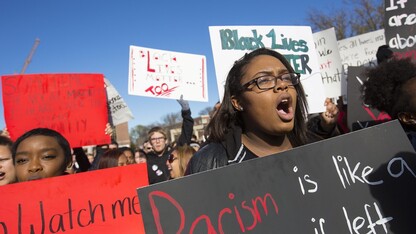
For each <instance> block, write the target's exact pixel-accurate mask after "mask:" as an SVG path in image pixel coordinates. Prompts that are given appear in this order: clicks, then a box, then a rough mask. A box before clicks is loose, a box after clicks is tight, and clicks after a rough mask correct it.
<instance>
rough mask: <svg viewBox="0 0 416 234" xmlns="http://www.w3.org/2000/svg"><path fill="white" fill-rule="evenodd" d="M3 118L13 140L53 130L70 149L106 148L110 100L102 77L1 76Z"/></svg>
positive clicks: (80, 75) (79, 75)
mask: <svg viewBox="0 0 416 234" xmlns="http://www.w3.org/2000/svg"><path fill="white" fill-rule="evenodd" d="M2 84H3V85H2V90H3V104H4V115H5V121H6V126H7V129H8V130H9V132H10V136H11V138H12V139H13V140H15V139H16V138H17V137H19V136H20V135H22V134H23V133H25V132H26V131H28V130H31V129H33V128H39V127H44V128H51V129H54V130H56V131H58V132H60V133H61V134H62V135H63V136H64V137H65V138H66V139H68V141H69V143H70V144H71V147H79V146H84V145H97V144H106V143H108V142H109V141H110V137H109V136H108V135H106V134H105V133H104V129H105V126H106V124H107V123H108V112H107V109H108V108H107V100H106V93H105V88H104V78H103V75H102V74H30V75H9V76H2Z"/></svg>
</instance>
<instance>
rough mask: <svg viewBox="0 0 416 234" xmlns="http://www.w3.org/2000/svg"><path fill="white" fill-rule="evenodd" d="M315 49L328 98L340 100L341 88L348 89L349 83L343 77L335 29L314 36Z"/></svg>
mask: <svg viewBox="0 0 416 234" xmlns="http://www.w3.org/2000/svg"><path fill="white" fill-rule="evenodd" d="M313 39H314V41H315V49H316V52H317V53H318V54H317V55H318V62H319V69H320V70H321V77H322V84H323V85H324V87H325V94H326V96H327V97H330V98H335V100H337V99H338V97H339V96H341V95H346V91H347V89H344V90H343V91H344V93H343V92H341V91H342V89H341V87H347V81H346V79H345V77H344V76H343V75H342V63H341V56H340V55H339V50H338V43H337V37H336V35H335V29H334V28H330V29H327V30H323V31H320V32H317V33H314V34H313Z"/></svg>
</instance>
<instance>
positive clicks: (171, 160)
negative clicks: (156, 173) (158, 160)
mask: <svg viewBox="0 0 416 234" xmlns="http://www.w3.org/2000/svg"><path fill="white" fill-rule="evenodd" d="M176 159H178V158H177V157H175V155H173V154H170V155H169V159H168V161H169V163H173V161H175V160H176Z"/></svg>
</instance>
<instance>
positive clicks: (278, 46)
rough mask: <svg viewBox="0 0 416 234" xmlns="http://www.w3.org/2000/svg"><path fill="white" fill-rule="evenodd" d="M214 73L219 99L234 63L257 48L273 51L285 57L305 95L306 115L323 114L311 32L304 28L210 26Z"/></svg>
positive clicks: (322, 96)
mask: <svg viewBox="0 0 416 234" xmlns="http://www.w3.org/2000/svg"><path fill="white" fill-rule="evenodd" d="M209 33H210V38H211V47H212V52H213V55H214V64H215V73H216V77H217V87H218V94H219V98H220V100H221V99H222V96H223V94H224V85H225V80H226V78H227V74H228V72H229V71H230V69H231V67H232V66H233V64H234V62H235V61H237V60H238V59H240V58H242V57H243V56H244V54H245V53H249V52H251V51H252V50H255V49H258V48H263V47H266V48H269V49H273V50H276V51H277V52H279V53H281V54H282V55H284V56H285V58H286V60H287V61H288V62H289V63H290V64H291V66H292V67H293V69H294V70H295V72H299V73H301V74H302V75H301V83H302V86H303V88H304V90H305V92H306V94H307V99H308V105H309V111H310V113H317V112H323V111H324V106H323V103H324V101H325V90H324V86H323V84H322V81H321V74H320V71H319V67H318V60H317V54H316V52H315V47H314V41H313V37H312V30H311V28H310V27H306V26H210V27H209Z"/></svg>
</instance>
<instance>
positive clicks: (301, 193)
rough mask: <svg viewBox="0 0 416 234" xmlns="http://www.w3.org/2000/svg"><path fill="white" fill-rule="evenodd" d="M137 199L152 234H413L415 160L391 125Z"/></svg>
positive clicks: (160, 187) (146, 191)
mask: <svg viewBox="0 0 416 234" xmlns="http://www.w3.org/2000/svg"><path fill="white" fill-rule="evenodd" d="M374 145H378V146H379V147H374ZM259 168H261V170H259ZM248 175H249V176H248ZM138 194H139V198H140V205H141V208H142V211H143V221H144V223H145V228H146V231H147V232H150V233H177V232H181V231H182V232H184V233H243V232H248V231H251V232H250V233H275V232H279V233H317V234H323V233H351V234H352V233H406V234H410V233H414V230H413V227H414V225H413V224H414V220H413V218H414V217H415V215H416V210H415V209H414V207H415V205H416V201H415V200H414V196H415V195H416V153H415V152H414V150H413V147H412V146H411V144H410V142H409V141H408V139H407V137H406V135H405V133H404V131H403V130H402V129H401V128H400V124H399V123H398V122H397V121H393V122H389V123H386V124H381V125H377V126H375V127H372V128H367V129H365V130H362V131H356V132H354V133H351V134H347V135H343V136H341V137H337V138H331V139H329V140H326V141H322V142H318V143H314V144H310V145H306V146H303V147H299V148H295V149H293V150H290V151H286V152H283V153H280V154H278V155H275V156H269V157H264V158H259V159H255V160H251V161H247V162H243V163H240V164H238V165H233V166H228V167H225V168H221V169H217V170H212V171H209V172H206V173H200V174H195V175H191V176H188V177H184V178H181V179H178V180H175V181H170V182H168V183H163V184H157V185H154V186H151V187H146V188H141V189H138ZM189 194H192V196H189ZM187 195H188V196H187ZM212 197H215V199H212ZM210 198H211V199H210ZM293 220H296V222H294V221H293Z"/></svg>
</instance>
